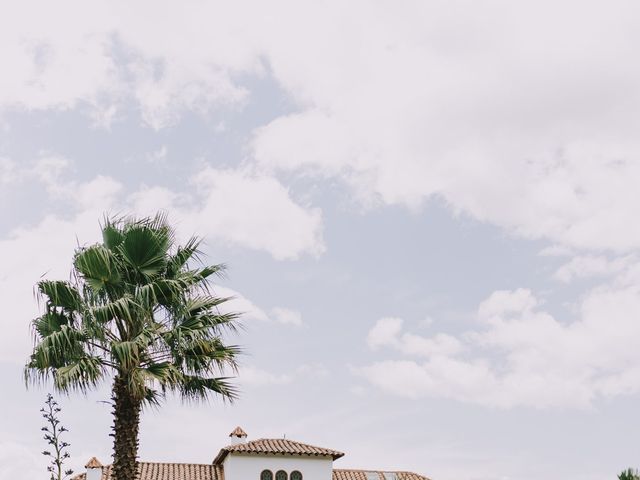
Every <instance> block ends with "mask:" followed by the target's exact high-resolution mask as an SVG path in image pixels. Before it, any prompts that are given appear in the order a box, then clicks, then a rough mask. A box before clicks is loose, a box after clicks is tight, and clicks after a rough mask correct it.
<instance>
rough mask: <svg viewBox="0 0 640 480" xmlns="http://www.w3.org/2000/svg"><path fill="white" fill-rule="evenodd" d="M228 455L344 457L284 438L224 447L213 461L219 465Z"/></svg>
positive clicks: (337, 453) (329, 450) (335, 452)
mask: <svg viewBox="0 0 640 480" xmlns="http://www.w3.org/2000/svg"><path fill="white" fill-rule="evenodd" d="M230 453H257V454H263V455H270V454H271V455H301V456H302V455H305V456H306V455H313V456H327V457H332V458H333V459H334V460H337V459H338V458H340V457H342V456H344V453H342V452H338V451H336V450H331V449H329V448H322V447H314V446H313V445H307V444H306V443H300V442H294V441H293V440H287V439H285V438H260V439H258V440H252V441H250V442H245V443H238V444H237V445H229V446H226V447H224V448H223V449H222V450H220V453H218V456H217V457H216V458H215V460H214V461H213V463H214V464H216V465H219V464H220V463H222V461H223V460H224V459H225V457H226V456H227V455H228V454H230Z"/></svg>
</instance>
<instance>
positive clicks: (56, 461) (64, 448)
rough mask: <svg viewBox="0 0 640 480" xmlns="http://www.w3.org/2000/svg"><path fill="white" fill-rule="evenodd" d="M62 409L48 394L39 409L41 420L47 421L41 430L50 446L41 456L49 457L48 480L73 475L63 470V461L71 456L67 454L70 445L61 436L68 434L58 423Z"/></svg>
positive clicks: (71, 472)
mask: <svg viewBox="0 0 640 480" xmlns="http://www.w3.org/2000/svg"><path fill="white" fill-rule="evenodd" d="M61 411H62V409H61V408H60V407H59V406H58V402H56V401H55V400H54V398H53V395H51V394H50V393H49V394H47V400H46V401H45V402H44V407H43V408H41V409H40V413H41V414H42V418H44V419H45V420H46V421H47V424H46V425H45V426H44V427H42V428H41V430H42V431H43V432H44V437H43V438H44V440H45V441H46V442H47V444H48V445H50V449H49V450H45V451H43V452H42V454H43V455H44V456H45V457H49V458H50V459H51V460H50V462H49V465H48V466H47V471H48V472H49V474H50V475H51V476H50V480H64V479H66V478H68V477H70V476H71V474H73V470H71V469H66V470H65V469H64V463H65V461H66V460H67V459H68V458H69V457H70V456H71V455H70V453H69V446H70V444H69V443H68V442H66V441H64V440H63V439H62V436H63V435H64V434H65V433H66V432H68V431H69V430H67V429H66V428H65V427H64V426H63V425H62V424H61V422H60V418H59V414H60V412H61Z"/></svg>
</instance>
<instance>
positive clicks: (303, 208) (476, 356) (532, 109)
mask: <svg viewBox="0 0 640 480" xmlns="http://www.w3.org/2000/svg"><path fill="white" fill-rule="evenodd" d="M638 45H640V5H638V3H637V2H634V1H622V0H612V1H609V2H592V1H589V0H587V1H584V0H583V1H567V0H555V1H547V0H538V1H536V2H524V1H521V2H513V1H506V0H502V1H497V0H483V1H475V0H446V1H444V0H441V1H437V0H426V1H409V0H407V1H403V2H397V1H394V2H392V1H383V0H375V1H371V0H370V1H362V0H352V1H349V2H344V1H330V0H316V1H313V2H309V1H305V0H297V1H286V0H272V1H270V2H260V1H253V2H250V1H242V0H238V1H236V2H221V1H203V0H197V1H196V0H185V1H183V2H165V1H158V0H154V1H153V2H152V1H147V0H141V1H138V2H124V1H120V0H110V1H106V0H95V1H93V2H83V1H66V0H62V1H60V2H43V1H40V2H38V1H30V0H25V1H23V2H19V3H16V2H13V3H9V2H4V3H3V4H2V5H0V62H2V63H1V68H0V71H1V72H2V73H1V74H0V265H2V268H1V269H0V304H1V305H2V318H3V320H2V335H1V336H0V385H2V387H1V389H0V391H1V392H2V394H1V395H0V412H1V413H0V480H8V479H11V480H33V479H34V478H39V477H43V476H44V473H43V472H44V465H45V463H46V459H45V458H44V457H43V456H42V455H41V454H40V453H39V452H41V451H42V450H43V449H44V448H45V445H44V442H43V440H42V439H41V432H40V426H41V424H42V419H41V418H40V416H39V413H38V410H39V409H40V408H41V406H42V404H43V402H44V400H45V397H46V393H47V392H48V391H51V387H50V386H47V385H44V386H41V387H34V386H30V387H29V388H26V387H25V384H24V382H23V377H22V368H23V365H24V363H25V360H26V358H27V357H28V355H29V353H30V348H31V341H32V336H31V332H30V328H29V323H30V321H31V319H33V318H35V317H36V316H37V315H38V311H39V306H38V304H37V302H36V300H35V298H34V295H33V286H34V285H35V284H36V282H37V281H38V280H39V279H41V278H51V279H66V278H68V277H69V273H70V268H71V259H72V256H73V252H74V249H75V248H76V247H77V246H78V245H88V244H91V243H94V242H97V241H99V239H100V230H99V225H100V221H101V220H102V219H103V218H104V215H109V214H111V215H113V214H124V213H126V214H132V215H137V216H144V215H151V214H154V213H155V212H157V211H159V210H162V211H165V212H167V213H168V215H169V218H170V220H171V222H172V223H173V224H174V225H175V226H176V228H177V230H178V236H179V238H181V239H186V238H188V237H189V236H191V235H192V234H197V235H199V236H201V237H203V239H204V241H205V243H204V251H205V253H206V256H207V259H208V260H209V261H210V262H211V263H225V264H227V265H228V267H229V268H228V275H227V277H226V278H225V279H222V280H221V281H220V283H219V284H218V285H217V286H216V290H217V292H218V293H219V294H220V295H231V296H233V297H234V300H233V301H232V302H230V303H231V305H232V307H233V308H234V309H235V310H236V311H241V312H243V313H244V314H243V320H242V323H243V330H242V332H241V334H240V335H239V336H238V337H237V338H234V339H233V341H237V342H238V343H239V344H241V345H242V346H243V348H244V349H245V351H246V355H244V356H243V357H242V359H241V365H242V367H241V370H240V375H239V377H238V378H237V380H236V383H237V385H238V386H239V388H240V390H241V392H242V393H241V398H240V400H239V401H237V402H236V403H234V404H232V405H229V404H224V403H223V402H221V401H214V402H212V403H210V404H205V405H202V404H182V403H181V402H180V400H179V399H177V398H169V399H168V400H167V402H166V404H165V405H164V406H163V407H162V408H160V409H157V410H148V411H145V412H144V413H143V416H142V424H141V447H140V458H141V459H142V460H146V461H171V462H198V463H208V462H211V461H212V459H213V458H214V457H215V455H216V454H217V452H218V450H219V449H220V448H221V447H222V446H224V445H225V444H227V443H228V437H227V435H228V433H229V432H230V431H231V430H232V429H233V428H234V427H235V426H236V425H240V426H242V428H243V429H244V430H246V431H247V433H248V435H249V439H252V438H253V439H255V438H260V437H272V438H276V437H282V436H283V435H286V437H287V438H291V439H296V440H300V441H304V442H307V443H311V444H315V445H319V446H324V447H328V448H333V449H337V450H341V451H344V452H346V456H345V457H344V458H342V459H340V460H338V461H337V462H336V463H335V467H341V468H347V467H353V468H363V469H386V470H392V469H398V470H410V471H415V472H418V473H421V474H423V475H426V476H429V477H430V478H433V479H434V480H512V479H518V480H533V479H540V478H545V479H547V480H560V479H562V480H566V479H581V480H582V479H584V480H596V479H605V478H615V475H616V474H617V473H618V472H619V471H621V470H622V469H624V468H627V467H629V466H639V467H640V457H639V456H638V450H637V431H638V429H639V428H640V413H639V410H638V408H637V404H638V401H639V400H640V348H638V343H639V342H638V339H639V338H640V318H638V312H640V221H639V220H638V219H639V218H640V188H639V185H640V137H638V134H637V133H638V131H639V130H638V128H639V127H640V63H639V62H638V61H637V60H634V58H636V57H637V50H638ZM230 340H231V339H230ZM57 398H58V401H59V402H60V404H61V407H62V408H63V411H62V419H63V422H64V424H65V425H66V426H67V427H68V428H69V430H70V433H69V434H68V441H69V442H70V443H71V449H70V451H71V454H72V458H71V465H72V466H73V467H74V468H75V469H76V470H77V471H82V469H83V467H82V466H83V465H84V463H85V462H86V460H87V459H89V458H90V457H91V456H94V455H95V456H97V457H98V458H99V459H100V460H102V461H103V463H108V462H109V459H110V455H111V453H110V452H111V444H110V440H111V437H109V436H108V433H110V425H111V417H110V407H109V405H108V404H107V403H106V402H107V401H108V399H109V385H108V384H105V385H103V386H102V387H101V388H100V389H99V390H98V391H96V392H92V393H90V394H88V395H87V396H86V397H84V396H78V395H72V396H69V397H67V396H63V395H58V396H57Z"/></svg>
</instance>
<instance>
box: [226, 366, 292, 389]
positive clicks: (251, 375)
mask: <svg viewBox="0 0 640 480" xmlns="http://www.w3.org/2000/svg"><path fill="white" fill-rule="evenodd" d="M238 380H239V383H240V384H241V385H247V386H250V387H265V386H269V385H286V384H289V383H291V382H292V381H293V377H292V376H291V375H289V374H276V373H271V372H268V371H266V370H263V369H260V368H257V367H253V366H250V365H247V366H244V367H242V368H241V369H240V375H239V377H238Z"/></svg>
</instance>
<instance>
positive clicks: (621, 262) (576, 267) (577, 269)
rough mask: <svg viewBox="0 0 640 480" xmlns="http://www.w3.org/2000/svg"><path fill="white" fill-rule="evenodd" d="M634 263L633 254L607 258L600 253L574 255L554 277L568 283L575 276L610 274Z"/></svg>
mask: <svg viewBox="0 0 640 480" xmlns="http://www.w3.org/2000/svg"><path fill="white" fill-rule="evenodd" d="M633 263H634V257H633V256H625V257H618V258H614V259H609V258H607V257H606V256H602V255H599V256H598V255H580V256H575V257H573V258H572V259H571V260H569V261H568V262H567V263H565V264H564V265H562V266H561V267H560V268H558V269H557V270H556V272H555V273H554V275H553V276H554V278H556V279H557V280H560V281H561V282H564V283H569V282H571V281H572V280H573V279H576V278H587V277H601V276H610V275H614V274H617V273H620V272H621V271H623V270H625V269H626V268H627V267H628V266H629V265H632V264H633Z"/></svg>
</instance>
